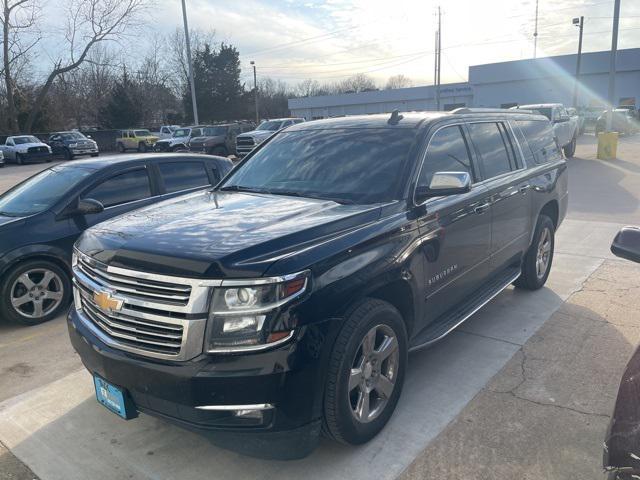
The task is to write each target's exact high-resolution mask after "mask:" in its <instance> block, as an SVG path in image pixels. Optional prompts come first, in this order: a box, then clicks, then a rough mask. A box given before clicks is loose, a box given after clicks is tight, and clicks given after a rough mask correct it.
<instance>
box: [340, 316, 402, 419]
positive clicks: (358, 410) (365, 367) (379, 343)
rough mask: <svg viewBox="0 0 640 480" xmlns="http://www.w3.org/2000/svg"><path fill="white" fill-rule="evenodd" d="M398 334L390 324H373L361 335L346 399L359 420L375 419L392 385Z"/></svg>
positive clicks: (392, 388)
mask: <svg viewBox="0 0 640 480" xmlns="http://www.w3.org/2000/svg"><path fill="white" fill-rule="evenodd" d="M399 358H400V355H399V350H398V338H397V336H396V334H395V332H394V331H393V330H392V329H391V327H389V326H387V325H376V326H375V327H373V328H371V330H369V331H368V332H367V334H366V335H365V336H364V338H363V339H362V341H361V342H360V345H359V346H358V349H357V351H356V354H355V357H354V359H353V362H352V363H351V372H350V374H349V389H348V390H349V391H348V397H349V398H348V400H349V404H350V406H351V413H352V414H353V416H354V417H355V419H356V420H357V421H358V422H361V423H368V422H371V421H373V420H375V419H376V418H377V417H378V416H379V415H380V414H381V413H382V412H383V411H384V408H385V407H386V405H387V403H388V402H389V398H391V394H392V393H393V390H394V388H395V384H396V378H397V377H398V366H399Z"/></svg>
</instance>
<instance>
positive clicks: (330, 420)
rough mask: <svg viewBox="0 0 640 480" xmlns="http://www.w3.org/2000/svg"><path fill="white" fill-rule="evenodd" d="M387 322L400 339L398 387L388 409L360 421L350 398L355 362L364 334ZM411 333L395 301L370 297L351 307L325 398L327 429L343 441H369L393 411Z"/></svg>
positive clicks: (336, 346)
mask: <svg viewBox="0 0 640 480" xmlns="http://www.w3.org/2000/svg"><path fill="white" fill-rule="evenodd" d="M380 324H385V325H387V326H389V327H391V328H392V329H393V331H394V332H395V334H396V338H397V339H398V348H399V367H398V376H397V378H396V384H395V388H394V390H393V393H392V395H391V398H390V399H389V400H388V403H387V405H386V406H385V410H384V411H383V412H382V413H381V414H380V415H379V416H378V417H377V418H376V419H375V420H373V421H371V422H369V423H360V422H358V421H357V420H356V419H355V418H354V417H353V414H352V413H351V405H350V404H349V401H348V392H347V390H348V382H349V372H350V371H351V362H352V361H353V358H354V356H355V354H356V352H357V349H358V347H359V345H360V342H361V341H362V339H363V338H364V335H365V334H366V333H367V332H368V331H369V330H370V329H371V328H372V327H374V326H375V325H380ZM407 352H408V348H407V333H406V327H405V324H404V321H403V320H402V316H401V315H400V313H399V312H398V310H397V309H396V308H394V307H393V306H392V305H391V304H389V303H387V302H384V301H381V300H375V299H367V300H365V301H363V302H362V303H360V304H359V305H358V306H357V307H356V308H354V309H353V310H351V311H350V313H349V315H348V316H347V317H346V318H345V323H344V325H343V328H342V330H341V332H340V333H339V334H338V338H337V339H336V342H335V344H334V347H333V351H332V354H331V358H330V361H329V371H328V377H327V387H326V388H325V398H324V413H325V417H324V430H325V433H328V434H329V436H331V437H333V438H334V439H335V440H338V441H339V442H342V443H348V444H353V445H357V444H362V443H365V442H367V441H369V440H370V439H371V438H373V437H374V436H375V435H377V434H378V433H379V432H380V430H382V428H383V427H384V426H385V425H386V423H387V422H388V420H389V418H391V415H392V414H393V412H394V410H395V407H396V404H397V402H398V399H399V398H400V394H401V392H402V385H403V383H404V377H405V372H406V369H407Z"/></svg>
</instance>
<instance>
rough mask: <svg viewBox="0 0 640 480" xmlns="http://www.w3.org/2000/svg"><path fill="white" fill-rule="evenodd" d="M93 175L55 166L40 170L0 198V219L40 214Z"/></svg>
mask: <svg viewBox="0 0 640 480" xmlns="http://www.w3.org/2000/svg"><path fill="white" fill-rule="evenodd" d="M93 171H94V170H91V169H87V168H81V167H76V166H74V167H69V166H59V165H58V166H55V167H51V168H49V169H47V170H44V171H42V172H40V173H38V174H37V175H34V176H33V177H31V178H29V179H27V180H25V181H24V182H22V183H21V184H19V185H17V186H16V187H15V188H13V189H11V190H9V191H8V192H6V193H4V194H3V195H0V215H5V216H9V217H22V216H27V215H33V214H36V213H40V212H43V211H45V210H47V209H49V208H51V207H52V206H53V205H54V204H55V203H56V202H57V201H58V200H59V199H60V197H61V196H62V195H64V194H65V193H66V192H68V191H69V190H71V188H73V187H74V186H75V185H77V184H78V183H79V182H80V181H81V180H82V179H83V178H85V177H87V176H88V175H91V173H92V172H93Z"/></svg>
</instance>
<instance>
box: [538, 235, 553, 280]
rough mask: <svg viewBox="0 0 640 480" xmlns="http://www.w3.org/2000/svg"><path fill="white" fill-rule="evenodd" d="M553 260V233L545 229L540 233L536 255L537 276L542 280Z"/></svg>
mask: <svg viewBox="0 0 640 480" xmlns="http://www.w3.org/2000/svg"><path fill="white" fill-rule="evenodd" d="M550 258H551V232H550V231H549V229H548V228H545V229H544V230H542V232H541V233H540V240H539V241H538V249H537V253H536V275H537V276H538V278H542V277H544V276H545V274H546V273H547V269H548V268H549V260H550Z"/></svg>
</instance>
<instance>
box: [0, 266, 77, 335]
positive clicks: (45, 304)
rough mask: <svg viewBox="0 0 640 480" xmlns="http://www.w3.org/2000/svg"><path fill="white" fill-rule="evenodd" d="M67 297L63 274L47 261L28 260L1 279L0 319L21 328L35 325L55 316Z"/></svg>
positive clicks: (69, 289) (62, 307)
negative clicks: (11, 322)
mask: <svg viewBox="0 0 640 480" xmlns="http://www.w3.org/2000/svg"><path fill="white" fill-rule="evenodd" d="M70 295H71V283H70V281H69V276H68V275H67V272H65V271H64V270H63V269H62V268H60V267H59V266H58V265H56V264H55V263H52V262H49V261H47V260H31V261H28V262H24V263H21V264H20V265H18V266H16V267H14V268H13V269H12V270H10V271H9V273H8V274H7V275H6V276H5V280H4V282H3V283H2V284H1V285H0V315H1V316H2V317H3V318H6V319H8V320H11V321H13V322H16V323H21V324H23V325H37V324H39V323H43V322H46V321H48V320H51V319H52V318H54V317H55V316H57V315H58V314H59V313H60V312H61V311H62V310H63V309H64V307H65V306H66V305H67V303H68V302H69V298H70Z"/></svg>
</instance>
